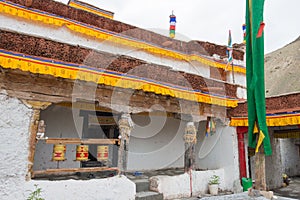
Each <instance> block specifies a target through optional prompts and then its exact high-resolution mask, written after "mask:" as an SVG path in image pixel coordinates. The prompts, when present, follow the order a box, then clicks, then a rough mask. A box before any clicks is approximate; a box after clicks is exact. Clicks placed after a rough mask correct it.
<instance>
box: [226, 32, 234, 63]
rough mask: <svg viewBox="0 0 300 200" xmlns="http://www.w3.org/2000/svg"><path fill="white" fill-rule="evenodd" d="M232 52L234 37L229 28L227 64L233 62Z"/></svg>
mask: <svg viewBox="0 0 300 200" xmlns="http://www.w3.org/2000/svg"><path fill="white" fill-rule="evenodd" d="M232 52H233V48H232V38H231V31H230V30H229V35H228V45H227V50H226V53H227V56H228V61H227V64H231V63H232V61H233V57H232Z"/></svg>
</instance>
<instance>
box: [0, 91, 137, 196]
mask: <svg viewBox="0 0 300 200" xmlns="http://www.w3.org/2000/svg"><path fill="white" fill-rule="evenodd" d="M31 116H32V109H30V108H28V107H26V106H25V105H24V104H23V103H22V102H21V101H19V100H18V99H15V98H11V97H8V96H7V95H6V94H5V92H4V91H0V144H1V148H0V154H1V157H0V199H3V200H4V199H16V200H24V199H27V197H28V196H29V194H30V192H32V191H34V190H35V187H34V184H37V185H38V187H40V188H42V193H41V194H42V197H43V198H45V199H47V200H48V199H49V200H51V199H57V200H65V199H85V200H92V199H101V200H102V199H105V200H111V199H122V200H129V199H130V200H133V199H135V184H134V183H133V182H131V181H130V180H128V179H127V178H126V177H124V176H115V177H112V178H106V179H93V180H88V181H78V180H65V181H34V180H31V181H26V180H25V176H26V173H27V169H28V167H27V166H28V153H29V150H28V148H29V125H30V119H31Z"/></svg>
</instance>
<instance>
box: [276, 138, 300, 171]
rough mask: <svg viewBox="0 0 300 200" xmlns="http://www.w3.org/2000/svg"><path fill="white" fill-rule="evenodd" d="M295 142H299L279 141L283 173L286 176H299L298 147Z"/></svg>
mask: <svg viewBox="0 0 300 200" xmlns="http://www.w3.org/2000/svg"><path fill="white" fill-rule="evenodd" d="M296 141H299V139H298V140H297V139H280V147H281V148H280V150H281V159H282V165H283V171H284V172H285V173H286V174H287V175H288V176H299V175H300V155H299V148H300V147H299V146H298V145H296ZM298 144H299V143H298Z"/></svg>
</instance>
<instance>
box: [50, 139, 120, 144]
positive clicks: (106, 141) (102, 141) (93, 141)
mask: <svg viewBox="0 0 300 200" xmlns="http://www.w3.org/2000/svg"><path fill="white" fill-rule="evenodd" d="M119 143H120V139H80V138H49V139H47V140H46V144H119Z"/></svg>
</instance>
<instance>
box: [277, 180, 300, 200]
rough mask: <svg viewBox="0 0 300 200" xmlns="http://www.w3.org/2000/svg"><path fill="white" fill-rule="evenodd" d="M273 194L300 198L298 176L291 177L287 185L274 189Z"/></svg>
mask: <svg viewBox="0 0 300 200" xmlns="http://www.w3.org/2000/svg"><path fill="white" fill-rule="evenodd" d="M274 194H275V195H279V196H284V197H291V198H295V199H300V177H292V178H291V182H290V184H289V185H288V186H287V187H282V188H278V189H275V190H274Z"/></svg>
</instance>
